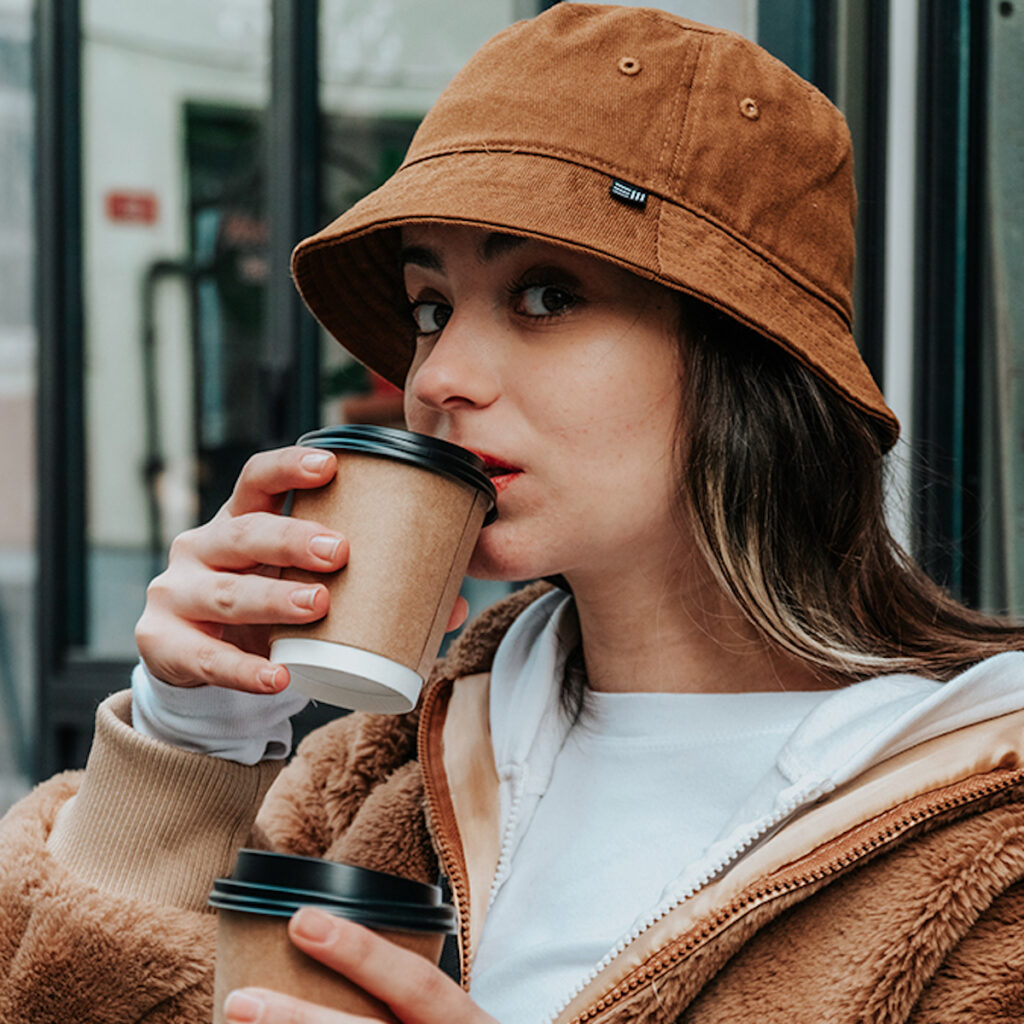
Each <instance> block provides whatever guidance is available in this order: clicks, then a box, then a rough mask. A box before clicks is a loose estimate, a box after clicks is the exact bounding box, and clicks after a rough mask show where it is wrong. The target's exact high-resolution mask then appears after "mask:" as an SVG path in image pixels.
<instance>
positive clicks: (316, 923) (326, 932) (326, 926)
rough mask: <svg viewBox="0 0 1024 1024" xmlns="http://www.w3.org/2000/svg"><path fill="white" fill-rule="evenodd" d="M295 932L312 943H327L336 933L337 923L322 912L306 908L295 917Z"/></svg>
mask: <svg viewBox="0 0 1024 1024" xmlns="http://www.w3.org/2000/svg"><path fill="white" fill-rule="evenodd" d="M295 931H296V932H298V934H299V935H301V936H302V937H303V938H304V939H309V941H310V942H326V941H327V940H328V939H329V938H330V937H331V936H332V935H333V934H334V931H335V921H334V918H333V917H331V915H330V914H325V913H324V912H323V911H322V910H312V909H310V908H309V907H304V908H303V909H302V910H300V911H299V912H298V913H297V914H296V915H295Z"/></svg>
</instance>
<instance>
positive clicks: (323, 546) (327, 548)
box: [309, 534, 341, 562]
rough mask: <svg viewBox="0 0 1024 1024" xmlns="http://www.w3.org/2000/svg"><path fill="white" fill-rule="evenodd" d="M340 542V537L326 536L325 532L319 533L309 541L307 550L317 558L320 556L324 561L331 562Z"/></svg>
mask: <svg viewBox="0 0 1024 1024" xmlns="http://www.w3.org/2000/svg"><path fill="white" fill-rule="evenodd" d="M340 544H341V538H340V537H328V536H327V535H326V534H321V535H320V536H319V537H314V538H313V539H312V540H311V541H310V542H309V550H310V551H312V552H313V554H314V555H316V557H317V558H322V559H323V560H324V561H325V562H333V561H334V559H335V557H336V556H337V554H338V547H339V546H340Z"/></svg>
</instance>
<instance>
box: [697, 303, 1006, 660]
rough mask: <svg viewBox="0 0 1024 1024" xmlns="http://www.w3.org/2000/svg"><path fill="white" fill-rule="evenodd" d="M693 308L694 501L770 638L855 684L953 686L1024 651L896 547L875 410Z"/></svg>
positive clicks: (711, 555)
mask: <svg viewBox="0 0 1024 1024" xmlns="http://www.w3.org/2000/svg"><path fill="white" fill-rule="evenodd" d="M681 307H682V326H683V329H682V332H681V334H682V339H681V347H682V370H681V375H682V389H683V401H682V404H681V407H680V409H681V412H680V429H679V442H678V460H679V481H680V499H681V504H682V507H683V508H684V509H685V510H686V512H687V515H688V522H689V523H690V524H691V528H692V529H693V532H694V533H695V534H696V537H697V541H698V543H699V544H700V546H701V547H702V549H703V552H704V555H705V557H706V558H707V560H708V563H709V565H710V566H711V568H712V570H713V571H714V572H715V574H716V576H717V578H718V579H719V581H720V583H721V584H722V586H723V587H724V588H725V589H726V590H727V591H728V593H730V594H731V595H732V597H733V598H734V599H735V601H736V602H737V604H738V605H739V606H740V608H741V609H742V610H743V612H744V613H745V614H746V615H747V616H748V618H749V619H750V621H751V622H752V623H753V624H754V625H755V626H756V627H757V628H758V630H759V631H760V632H761V633H762V634H763V635H764V636H765V637H767V638H768V639H769V640H770V641H771V642H773V643H774V644H776V645H778V646H779V647H780V648H783V649H785V650H786V651H789V652H791V653H793V654H795V655H797V656H798V657H800V658H802V659H805V660H806V661H807V662H810V663H812V664H814V665H816V666H818V667H820V668H821V669H822V670H824V672H825V674H827V675H836V676H839V677H845V678H846V679H850V678H865V677H869V676H872V675H877V674H880V673H886V672H896V671H909V672H915V673H919V674H923V675H927V676H930V677H933V678H935V679H949V678H951V677H952V676H953V675H955V674H956V673H958V672H960V671H962V670H963V669H965V668H966V667H967V666H969V665H971V664H973V663H974V662H977V661H979V660H981V659H982V658H985V657H987V656H989V655H991V654H995V653H998V652H999V651H1003V650H1006V649H1008V648H1022V647H1024V629H1022V628H1021V627H1020V626H1017V625H1014V624H1012V623H1010V622H1008V621H1006V620H1003V619H999V618H995V617H993V616H989V615H984V614H982V613H979V612H976V611H972V610H971V609H969V608H966V607H964V606H963V605H962V604H960V603H959V602H957V601H956V600H954V599H953V598H952V597H951V596H950V595H949V594H948V593H947V592H946V591H944V590H943V589H942V588H941V587H939V586H938V585H937V584H936V583H934V582H933V581H932V580H931V579H930V578H929V577H928V576H927V575H926V574H925V573H924V571H923V570H922V569H921V568H920V567H919V566H918V565H917V564H916V563H915V562H914V561H913V559H912V558H911V557H910V556H909V555H908V554H907V553H906V552H905V551H904V550H903V549H902V548H901V547H900V546H899V544H898V543H897V542H896V540H895V539H894V538H893V536H892V534H891V532H890V530H889V526H888V524H887V522H886V518H885V514H884V509H883V454H882V452H883V449H882V443H881V438H880V437H879V435H878V433H877V429H876V427H875V425H874V421H873V419H872V418H871V417H870V416H867V415H865V414H864V413H862V412H861V411H859V410H858V409H857V408H856V407H854V406H853V405H851V404H850V403H849V402H848V401H846V400H845V399H844V398H842V397H841V396H839V395H838V394H837V393H836V392H835V391H833V390H832V389H831V388H830V387H829V386H828V385H827V384H825V383H824V382H823V381H821V380H820V379H819V378H818V377H817V376H816V375H815V374H813V373H812V372H811V371H809V370H808V369H807V368H806V367H804V366H803V365H802V364H801V363H799V362H798V361H797V360H796V359H795V358H793V357H792V356H790V355H789V354H787V353H786V352H784V351H783V350H782V349H780V348H779V347H778V346H777V345H775V344H773V343H771V342H769V341H766V340H765V339H764V338H762V337H760V336H759V335H757V334H756V333H754V332H753V331H752V330H750V329H749V328H747V327H745V326H743V325H742V324H739V323H737V322H736V321H734V320H733V319H731V318H730V317H727V316H724V315H722V314H720V313H718V312H717V311H715V310H712V309H710V308H709V307H708V306H706V305H704V304H703V303H700V302H697V301H696V300H693V299H690V298H688V297H685V296H684V297H681Z"/></svg>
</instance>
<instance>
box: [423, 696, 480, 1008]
mask: <svg viewBox="0 0 1024 1024" xmlns="http://www.w3.org/2000/svg"><path fill="white" fill-rule="evenodd" d="M451 687H452V681H451V680H443V681H441V682H439V683H438V684H436V685H435V686H431V687H429V688H428V689H427V692H426V694H425V696H424V698H423V708H422V710H421V712H420V727H419V733H418V735H417V737H416V749H417V754H418V757H419V761H420V771H421V774H422V776H423V793H424V796H425V798H426V803H427V820H428V822H429V823H430V824H431V831H432V833H433V836H434V843H435V845H436V847H437V854H438V859H439V860H440V862H441V870H442V871H443V872H444V875H445V877H446V878H447V879H448V884H449V886H450V887H451V890H452V898H453V899H454V901H455V906H456V909H457V911H458V918H459V980H460V984H461V985H462V987H463V988H464V989H466V990H467V991H468V990H469V975H470V959H469V943H470V934H469V926H470V920H469V879H468V877H467V876H466V870H465V862H464V860H463V859H462V857H461V856H460V853H459V851H458V850H457V848H456V846H455V844H454V842H453V841H452V838H451V837H452V834H453V832H457V831H458V826H457V825H456V823H455V814H454V811H453V810H452V808H451V805H450V803H448V802H447V801H445V800H444V799H443V797H442V795H441V794H440V792H439V791H438V786H437V783H436V782H435V779H434V776H433V773H432V772H430V771H428V770H427V766H428V765H433V764H435V763H436V764H439V765H441V766H442V770H443V766H444V760H443V758H442V757H441V753H442V751H441V747H440V738H439V737H438V738H437V739H436V740H435V742H436V743H437V745H438V749H437V750H436V751H435V754H436V760H435V759H434V755H433V754H431V752H430V745H431V740H432V738H433V734H434V732H435V729H434V727H433V719H434V717H435V715H436V707H437V704H438V702H439V701H440V700H441V693H442V691H444V692H445V693H447V694H449V695H450V693H451Z"/></svg>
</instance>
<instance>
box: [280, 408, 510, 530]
mask: <svg viewBox="0 0 1024 1024" xmlns="http://www.w3.org/2000/svg"><path fill="white" fill-rule="evenodd" d="M296 444H300V445H302V446H303V447H305V448H326V449H329V450H332V451H346V452H360V453H362V454H364V455H377V456H379V457H381V458H384V459H394V460H396V461H397V462H407V463H409V464H410V465H413V466H419V467H420V468H421V469H429V470H433V472H435V473H441V474H443V475H444V476H447V477H450V478H451V479H453V480H457V481H458V482H459V483H463V484H468V485H469V486H470V487H475V488H476V489H477V490H478V491H480V493H481V494H483V495H484V496H485V497H487V498H488V499H489V500H490V508H488V510H487V514H486V515H485V516H484V525H485V526H487V525H489V524H490V523H493V522H494V520H495V519H496V518H497V517H498V495H497V491H496V490H495V489H494V484H493V483H491V480H490V478H489V477H488V476H487V473H486V468H485V466H484V462H483V459H481V458H480V457H479V456H478V455H474V454H473V453H472V452H471V451H469V450H468V449H466V448H461V447H460V446H459V445H457V444H452V443H451V442H450V441H441V440H440V439H438V438H436V437H430V436H428V435H427V434H416V433H414V432H412V431H411V430H397V429H396V428H394V427H376V426H372V425H370V424H363V423H346V424H343V425H341V426H336V427H323V428H322V429H321V430H312V431H310V432H309V433H308V434H303V435H302V437H300V438H299V439H298V441H297V442H296Z"/></svg>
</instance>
